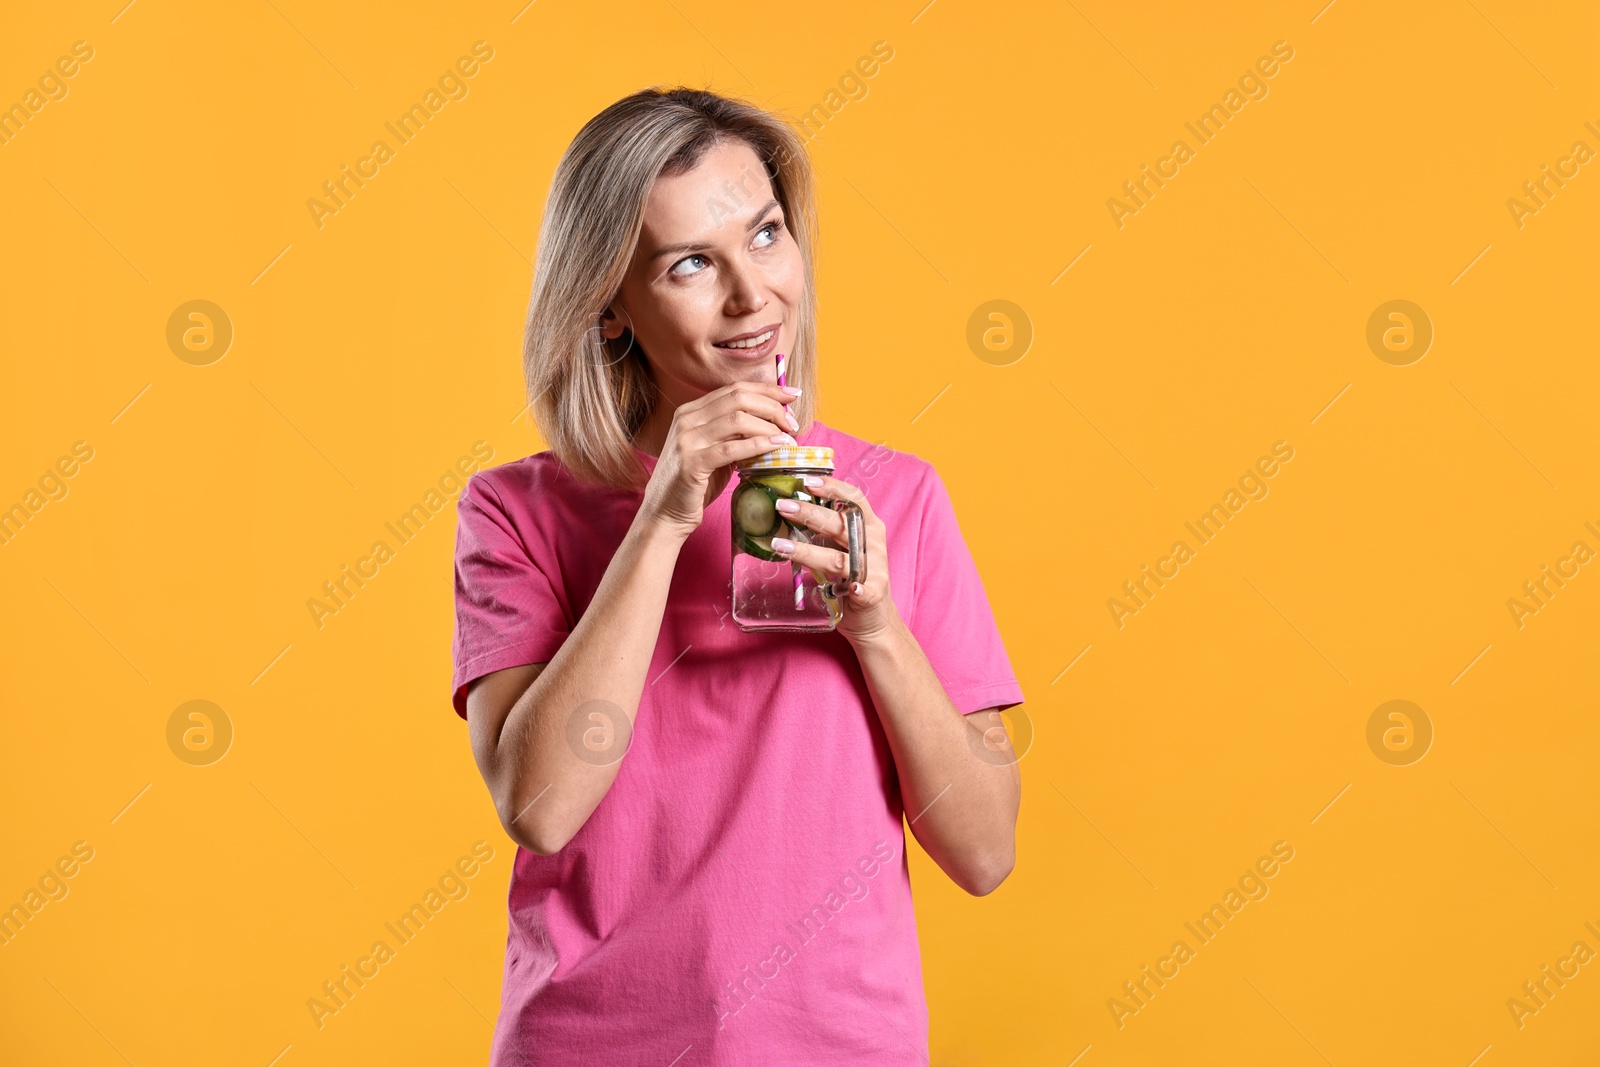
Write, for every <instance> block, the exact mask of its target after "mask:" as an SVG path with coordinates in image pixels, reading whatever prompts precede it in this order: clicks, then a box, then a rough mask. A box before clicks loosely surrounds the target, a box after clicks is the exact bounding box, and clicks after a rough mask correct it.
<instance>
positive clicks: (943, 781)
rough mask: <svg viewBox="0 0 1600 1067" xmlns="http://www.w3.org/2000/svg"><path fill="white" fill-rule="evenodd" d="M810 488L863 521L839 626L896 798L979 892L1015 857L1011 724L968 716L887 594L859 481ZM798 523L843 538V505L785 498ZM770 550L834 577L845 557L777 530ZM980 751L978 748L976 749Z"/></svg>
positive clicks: (949, 867) (956, 873) (920, 833)
mask: <svg viewBox="0 0 1600 1067" xmlns="http://www.w3.org/2000/svg"><path fill="white" fill-rule="evenodd" d="M806 486H807V488H809V489H811V490H813V491H814V492H816V493H818V494H819V495H820V496H821V497H822V499H824V500H850V501H853V502H855V503H856V504H858V505H860V507H861V511H862V515H863V517H864V519H865V532H866V540H867V544H866V556H867V561H868V562H867V569H866V574H867V577H866V580H865V581H864V582H860V583H857V584H856V585H855V586H854V587H853V588H852V589H850V590H847V591H846V592H845V593H844V596H843V602H844V616H843V618H842V619H841V620H840V622H839V632H840V633H841V634H842V635H843V636H844V637H845V638H846V639H847V640H848V641H849V642H850V644H851V646H852V647H853V648H854V649H855V652H856V658H857V659H858V660H859V661H860V664H861V671H862V674H863V675H865V677H866V681H867V689H868V690H869V691H870V692H871V694H872V701H873V703H874V704H875V705H876V706H877V709H878V720H879V722H881V723H882V724H883V731H884V734H885V735H886V736H887V738H888V740H889V750H890V752H891V753H892V754H893V756H894V762H895V769H896V770H897V771H898V772H899V776H900V798H901V801H902V803H903V804H904V806H905V812H906V818H907V819H908V820H910V824H911V832H912V833H913V834H915V835H916V838H917V840H918V841H920V842H921V843H922V847H923V848H925V849H927V851H928V855H930V856H932V857H933V859H934V861H935V862H936V863H938V864H939V866H940V867H941V868H942V869H943V870H944V872H945V873H946V874H948V875H949V876H950V878H951V880H953V881H954V882H955V883H956V884H957V885H959V886H960V887H961V888H963V889H965V890H966V891H967V892H969V893H972V894H974V895H976V896H983V895H984V894H986V893H991V892H993V891H994V890H995V889H996V888H997V887H998V886H999V885H1000V883H1001V882H1003V881H1005V879H1006V876H1007V875H1008V874H1010V873H1011V868H1012V867H1013V866H1014V865H1015V863H1016V826H1017V808H1018V806H1019V804H1020V803H1021V798H1022V776H1021V774H1020V773H1019V772H1018V770H1017V766H1016V762H1017V757H1016V754H1015V753H1014V752H1013V751H1012V749H1011V742H1010V740H1009V738H1007V737H1006V732H1005V725H1004V724H1003V723H1002V722H1001V721H1000V716H999V715H997V714H995V713H994V712H993V711H992V710H988V709H986V710H983V711H975V712H973V713H972V715H971V716H965V715H962V714H961V709H959V708H957V707H956V706H955V704H954V703H952V702H951V700H950V697H949V694H947V693H946V692H945V688H944V683H942V682H941V681H940V680H939V676H938V675H937V674H936V673H935V672H934V669H933V666H932V664H930V663H929V662H928V657H927V655H926V654H925V653H924V652H923V651H922V646H921V644H919V643H918V641H917V639H916V636H915V635H914V634H913V633H912V632H911V628H910V627H909V626H908V625H907V624H906V622H905V620H904V619H903V618H901V616H900V612H899V610H898V609H897V608H896V607H895V602H894V598H893V597H892V596H891V595H890V592H889V584H890V583H889V553H888V534H887V532H886V530H885V529H884V525H883V520H881V519H880V518H879V517H878V515H877V513H876V512H875V511H873V509H872V505H871V503H869V502H868V500H867V495H866V493H864V492H863V491H862V490H861V489H860V488H859V487H858V486H855V485H852V484H850V483H849V482H847V481H844V480H843V479H840V478H832V477H829V478H822V479H820V480H817V481H816V482H815V483H813V480H812V479H809V478H808V479H807V480H806ZM778 508H779V510H780V511H783V512H784V514H786V515H788V516H789V517H790V518H791V519H792V520H793V521H795V522H798V523H800V524H801V525H803V526H805V527H807V528H808V529H811V530H815V531H817V532H818V533H821V534H823V535H824V536H826V537H828V538H830V539H831V540H832V541H833V542H834V543H835V544H836V545H841V546H842V545H844V544H846V543H847V542H846V540H845V532H844V520H843V518H842V517H841V516H840V514H839V512H837V511H835V510H833V509H832V508H828V507H822V506H820V505H817V504H802V503H798V502H792V503H791V502H784V501H780V502H779V504H778ZM772 548H773V551H774V552H777V553H778V554H779V555H783V556H788V557H789V558H791V559H793V560H795V561H797V562H799V563H803V564H807V565H809V566H813V567H817V568H819V569H821V570H825V571H828V572H829V573H831V574H833V575H835V576H837V579H838V580H840V581H842V580H843V577H844V575H845V572H846V570H847V566H846V565H847V563H848V562H849V561H848V558H847V557H846V555H845V554H844V553H843V552H842V551H840V550H839V549H838V548H829V547H826V546H824V545H820V544H796V543H794V542H792V541H789V540H787V539H784V538H774V539H773V541H772ZM980 753H981V754H982V755H980Z"/></svg>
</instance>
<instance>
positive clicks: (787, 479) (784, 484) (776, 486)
mask: <svg viewBox="0 0 1600 1067" xmlns="http://www.w3.org/2000/svg"><path fill="white" fill-rule="evenodd" d="M751 481H753V482H754V483H755V484H757V485H764V486H766V487H768V488H769V489H772V490H773V491H775V492H776V493H777V494H778V495H779V496H794V495H795V493H797V492H798V491H799V490H800V488H801V487H802V486H804V485H805V484H806V483H805V481H804V480H803V479H801V478H800V477H799V476H798V475H794V474H768V475H764V476H763V477H760V478H752V479H751Z"/></svg>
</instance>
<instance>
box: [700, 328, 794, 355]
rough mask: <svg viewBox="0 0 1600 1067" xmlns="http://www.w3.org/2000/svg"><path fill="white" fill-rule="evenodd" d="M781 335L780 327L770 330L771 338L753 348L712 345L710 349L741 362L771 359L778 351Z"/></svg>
mask: <svg viewBox="0 0 1600 1067" xmlns="http://www.w3.org/2000/svg"><path fill="white" fill-rule="evenodd" d="M782 333H783V330H782V328H781V327H776V326H775V327H773V328H772V330H771V336H769V337H768V338H767V339H766V340H765V341H763V342H761V344H759V345H756V346H755V347H754V348H725V347H723V346H722V345H712V346H711V347H712V348H715V349H716V350H717V351H718V352H722V353H724V354H726V355H729V356H732V357H733V358H735V359H738V360H742V361H753V360H758V359H771V358H772V355H773V353H774V352H776V351H777V350H778V339H779V337H780V336H781V335H782ZM758 336H759V335H758Z"/></svg>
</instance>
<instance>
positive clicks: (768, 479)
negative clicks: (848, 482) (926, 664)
mask: <svg viewBox="0 0 1600 1067" xmlns="http://www.w3.org/2000/svg"><path fill="white" fill-rule="evenodd" d="M733 466H734V470H735V473H736V474H737V476H738V485H737V486H736V487H735V488H734V491H733V499H732V504H731V507H730V509H729V510H730V511H731V512H732V513H733V612H732V614H733V621H734V623H735V624H737V625H738V627H739V629H741V630H743V631H745V632H746V633H761V632H767V631H793V632H799V633H826V632H827V631H829V630H832V629H833V628H834V627H836V626H838V625H839V617H840V616H841V615H842V614H843V609H842V608H841V607H840V606H839V600H838V598H839V596H840V594H841V593H843V592H844V590H846V589H848V588H850V585H851V583H852V582H861V581H865V580H866V576H867V557H866V550H867V544H866V520H865V517H864V515H863V514H862V511H861V506H860V505H859V504H857V503H855V502H854V501H850V500H822V499H820V498H818V497H817V496H816V495H815V494H813V493H811V492H810V491H808V490H807V489H806V487H805V477H806V476H807V475H830V474H832V473H833V449H831V448H826V447H822V446H819V445H786V446H784V447H782V448H776V449H773V450H772V451H771V452H766V453H763V454H762V455H759V456H756V457H755V458H754V459H749V460H744V461H741V462H739V463H735V464H734V465H733ZM783 499H790V500H799V501H803V502H805V503H811V504H820V505H822V506H823V507H830V508H833V509H834V510H835V511H838V512H840V513H841V514H842V515H843V516H844V521H845V536H846V540H847V541H848V542H849V547H848V555H849V559H850V564H849V573H848V574H847V575H846V576H845V579H844V580H843V581H841V582H837V583H835V582H832V581H830V580H829V578H828V575H827V574H826V573H824V572H822V571H819V570H817V569H816V568H815V567H808V566H805V565H802V564H800V563H796V562H794V561H793V560H788V559H785V558H783V557H782V556H779V555H777V554H776V553H774V552H773V551H772V539H773V538H774V537H786V538H788V539H789V540H791V541H794V542H795V543H796V544H826V545H828V546H829V547H837V546H835V545H834V544H833V543H832V542H831V541H829V540H827V539H826V538H821V537H819V536H818V535H815V534H813V533H812V532H811V531H810V530H809V529H808V528H806V527H804V526H801V525H799V524H797V523H794V522H791V521H790V520H789V517H788V516H787V515H784V514H783V513H782V512H781V511H779V510H778V506H777V505H778V501H779V500H783Z"/></svg>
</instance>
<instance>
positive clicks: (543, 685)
mask: <svg viewBox="0 0 1600 1067" xmlns="http://www.w3.org/2000/svg"><path fill="white" fill-rule="evenodd" d="M640 516H641V517H637V518H635V520H634V523H633V525H632V526H631V527H630V528H629V530H628V533H627V535H626V536H625V537H624V538H623V540H622V544H621V546H619V547H618V549H617V552H616V555H614V556H612V557H611V564H610V566H608V567H607V568H606V573H605V577H604V578H602V579H601V581H600V588H599V589H598V590H596V591H595V595H594V600H593V601H592V602H591V603H590V604H589V607H588V609H587V610H586V611H584V613H583V617H582V618H580V619H579V620H578V625H577V626H576V627H574V628H573V631H572V634H571V636H569V637H568V638H567V640H566V641H565V642H564V643H563V644H562V645H561V648H560V650H558V651H557V652H556V654H555V657H554V658H553V659H551V660H550V662H549V663H537V664H532V665H529V666H525V667H511V668H509V669H507V670H503V671H495V672H494V673H492V674H487V675H485V676H483V677H482V678H480V679H478V680H477V681H476V682H475V683H473V685H472V688H471V689H469V690H468V691H467V722H468V725H469V727H470V729H471V734H472V754H473V756H474V758H475V759H476V760H477V763H478V770H479V771H481V772H482V773H483V777H484V781H485V782H487V783H488V785H489V793H490V795H491V796H493V797H494V804H495V809H496V810H497V811H498V812H499V814H500V823H501V825H503V826H504V827H505V829H506V833H507V834H509V835H510V836H511V839H512V840H513V841H515V842H516V843H517V844H519V845H521V846H522V847H523V848H525V849H527V850H528V851H530V852H536V853H538V854H539V855H541V856H548V855H550V854H552V853H554V852H556V851H557V850H558V849H560V848H561V847H562V846H563V845H565V844H566V843H567V842H568V841H569V840H571V839H572V835H573V834H575V833H577V832H578V828H579V827H581V826H582V825H583V824H584V822H585V821H586V820H587V819H588V818H589V816H590V814H591V813H593V811H594V809H595V807H596V806H597V805H598V804H599V803H600V800H601V798H602V797H604V796H605V795H606V791H607V790H608V789H610V788H611V783H612V781H613V780H614V779H615V778H616V776H617V769H618V768H619V767H620V766H621V757H622V754H623V753H624V752H626V751H627V747H628V741H629V739H630V737H631V736H632V732H633V726H632V724H633V719H634V716H635V715H636V714H637V712H638V708H639V697H640V694H641V693H642V692H643V690H644V676H645V672H646V671H647V670H648V669H649V666H650V657H651V656H652V655H653V654H654V652H655V647H656V638H657V636H658V635H659V634H660V630H661V618H662V615H663V613H664V612H665V610H666V603H667V589H668V587H669V586H670V585H671V583H672V572H673V568H674V567H675V566H676V564H677V561H678V552H679V550H680V549H681V548H682V546H683V537H682V536H681V535H680V534H679V533H677V532H675V531H673V530H670V529H669V528H667V527H665V526H663V525H661V524H658V523H655V522H653V521H650V520H648V519H645V518H643V517H642V516H643V512H642V511H641V513H640ZM595 701H603V702H604V703H603V704H593V703H592V702H595ZM584 705H591V706H590V707H587V708H586V707H584ZM574 715H577V716H580V717H581V718H582V720H583V721H582V725H581V728H580V731H581V732H583V733H585V734H586V735H587V736H588V737H589V738H590V740H591V745H590V746H589V747H588V748H586V749H585V752H586V754H588V756H589V758H578V757H577V754H576V753H575V752H574V751H573V749H572V748H571V747H570V745H569V741H568V738H569V733H568V726H569V722H570V720H571V719H572V717H573V716H574Z"/></svg>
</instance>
